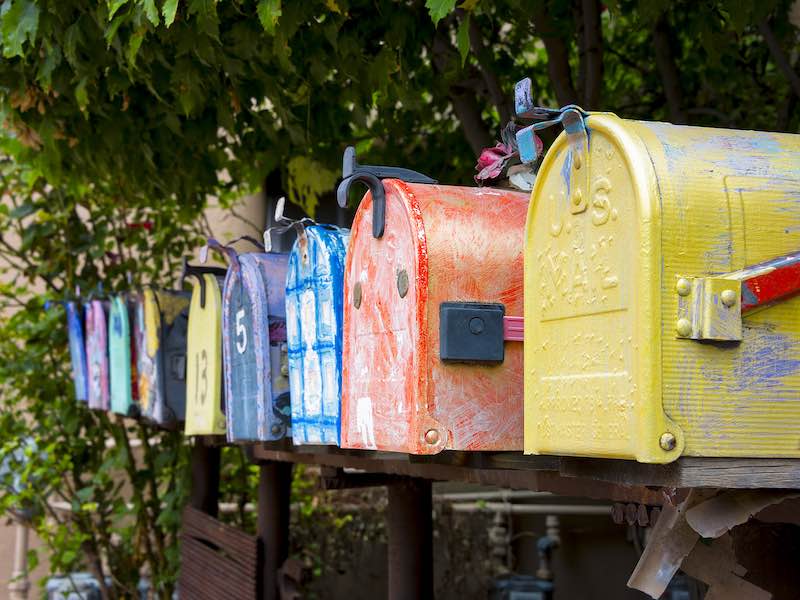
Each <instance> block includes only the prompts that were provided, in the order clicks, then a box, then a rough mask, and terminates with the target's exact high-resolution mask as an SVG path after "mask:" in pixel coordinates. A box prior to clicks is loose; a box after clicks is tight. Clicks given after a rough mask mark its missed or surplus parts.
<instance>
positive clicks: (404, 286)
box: [397, 269, 408, 298]
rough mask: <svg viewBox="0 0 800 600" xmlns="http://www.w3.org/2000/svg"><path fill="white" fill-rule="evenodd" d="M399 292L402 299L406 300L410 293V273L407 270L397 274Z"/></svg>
mask: <svg viewBox="0 0 800 600" xmlns="http://www.w3.org/2000/svg"><path fill="white" fill-rule="evenodd" d="M397 291H398V293H399V294H400V297H401V298H405V297H406V294H407V293H408V273H407V272H406V270H405V269H400V271H398V272H397Z"/></svg>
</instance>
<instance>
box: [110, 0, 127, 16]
mask: <svg viewBox="0 0 800 600" xmlns="http://www.w3.org/2000/svg"><path fill="white" fill-rule="evenodd" d="M128 2H129V0H108V20H109V21H110V20H111V19H113V18H114V15H115V14H117V11H118V10H119V9H120V8H122V7H123V6H125V5H126V4H127V3H128Z"/></svg>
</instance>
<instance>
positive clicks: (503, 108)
mask: <svg viewBox="0 0 800 600" xmlns="http://www.w3.org/2000/svg"><path fill="white" fill-rule="evenodd" d="M469 46H470V48H471V49H472V53H473V54H474V55H475V59H476V62H477V63H478V70H479V71H480V73H481V77H483V82H484V83H485V84H486V90H487V91H488V93H489V99H490V100H491V101H492V104H494V106H495V108H496V109H497V113H498V114H499V115H500V125H505V123H508V122H509V121H510V120H511V98H510V96H508V95H506V94H504V93H503V88H502V87H500V80H499V79H498V78H497V75H496V74H495V69H493V68H491V67H492V66H493V65H492V64H491V63H492V62H493V61H492V57H491V56H490V54H491V48H490V47H489V48H487V47H486V45H485V44H484V43H483V34H482V33H481V30H480V27H478V22H477V20H476V19H474V18H473V19H470V20H469Z"/></svg>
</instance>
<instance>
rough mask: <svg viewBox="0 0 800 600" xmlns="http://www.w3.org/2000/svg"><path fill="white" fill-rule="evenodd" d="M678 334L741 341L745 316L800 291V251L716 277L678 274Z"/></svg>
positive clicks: (676, 326)
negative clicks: (679, 275) (681, 275)
mask: <svg viewBox="0 0 800 600" xmlns="http://www.w3.org/2000/svg"><path fill="white" fill-rule="evenodd" d="M675 291H676V293H677V294H678V318H677V321H676V323H675V330H676V335H677V336H678V337H679V338H687V339H691V340H719V341H741V340H742V316H743V315H745V314H747V313H749V312H751V311H754V310H757V309H760V308H764V307H766V306H769V305H771V304H774V303H776V302H780V301H782V300H786V299H788V298H791V297H793V296H795V295H797V294H798V293H800V252H795V253H793V254H788V255H786V256H781V257H779V258H775V259H772V260H768V261H765V262H763V263H759V264H757V265H752V266H749V267H745V268H744V269H741V270H739V271H734V272H732V273H725V274H723V275H715V276H713V277H679V278H678V280H677V283H676V285H675Z"/></svg>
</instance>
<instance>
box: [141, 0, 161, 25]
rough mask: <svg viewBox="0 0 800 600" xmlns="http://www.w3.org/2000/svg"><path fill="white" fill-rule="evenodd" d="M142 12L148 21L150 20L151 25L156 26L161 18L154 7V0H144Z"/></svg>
mask: <svg viewBox="0 0 800 600" xmlns="http://www.w3.org/2000/svg"><path fill="white" fill-rule="evenodd" d="M144 14H145V16H146V17H147V20H148V21H150V22H151V23H152V24H153V25H155V26H156V27H158V23H159V22H160V21H161V19H160V17H159V16H158V9H157V8H156V0H144Z"/></svg>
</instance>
